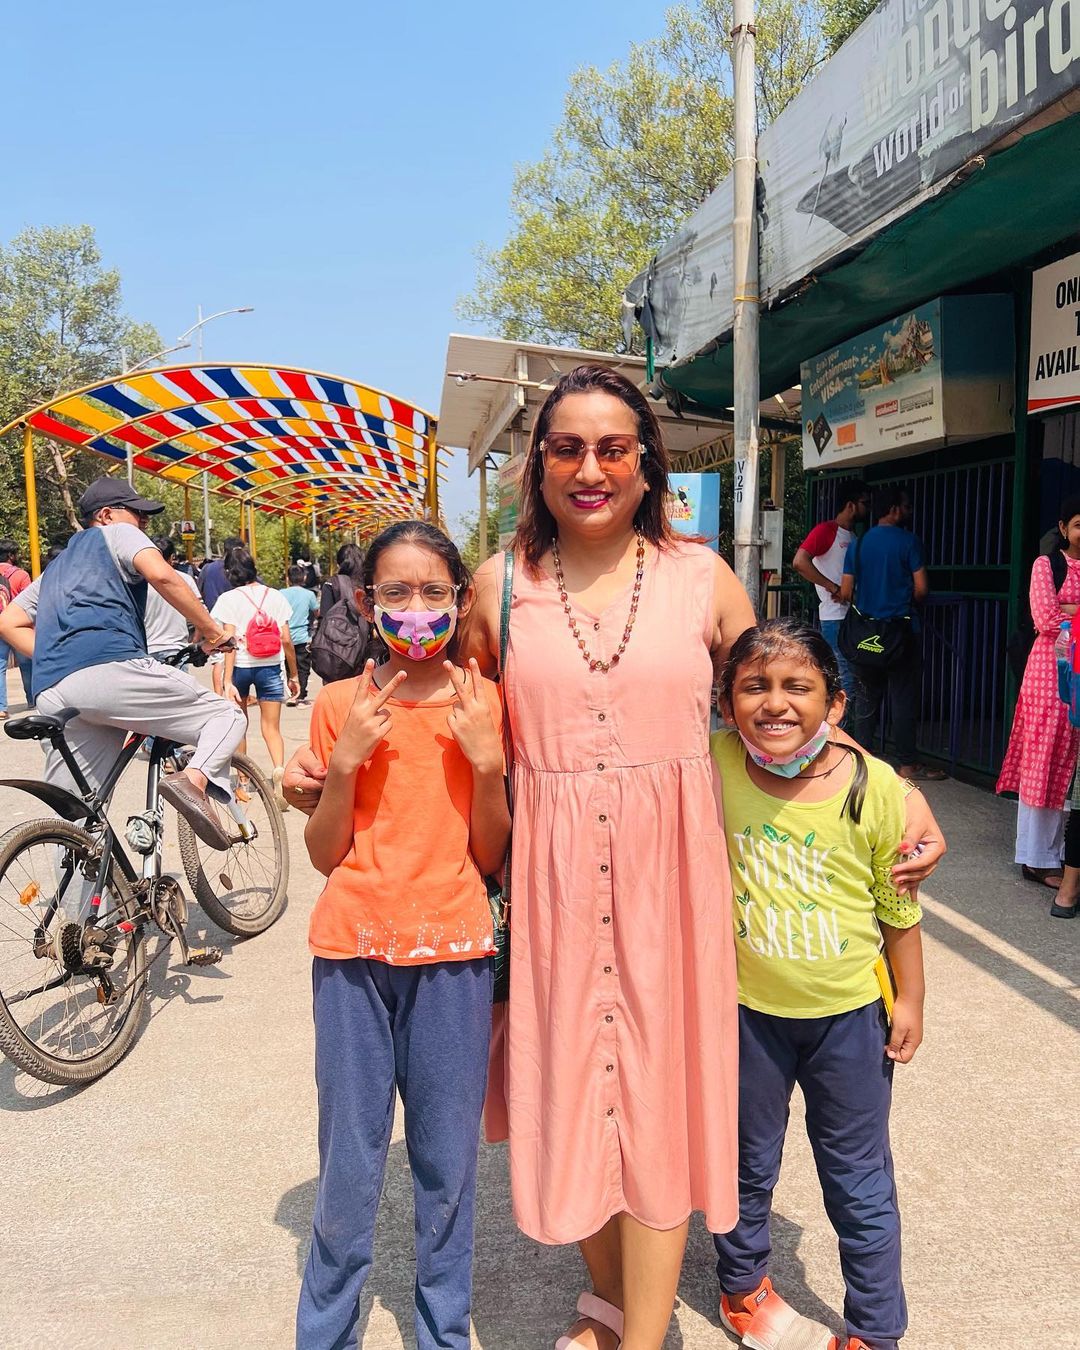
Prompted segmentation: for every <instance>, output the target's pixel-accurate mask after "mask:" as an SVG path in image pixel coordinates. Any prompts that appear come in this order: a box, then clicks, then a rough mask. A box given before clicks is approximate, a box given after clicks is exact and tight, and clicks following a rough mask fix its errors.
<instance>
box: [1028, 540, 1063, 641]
mask: <svg viewBox="0 0 1080 1350" xmlns="http://www.w3.org/2000/svg"><path fill="white" fill-rule="evenodd" d="M1028 600H1029V601H1030V604H1031V619H1032V622H1033V623H1034V624H1035V631H1036V632H1038V633H1041V634H1042V635H1043V636H1044V637H1057V635H1058V633H1059V632H1060V631H1061V625H1062V624H1063V623H1064V622H1065V620H1066V619H1067V618H1069V617H1070V616H1069V615H1068V614H1066V613H1065V611H1064V610H1063V609H1062V607H1061V605H1060V603H1059V602H1058V594H1057V591H1056V590H1055V589H1054V574H1053V572H1052V571H1051V569H1050V559H1049V558H1036V559H1035V561H1034V562H1033V563H1032V564H1031V585H1030V586H1029V588H1028Z"/></svg>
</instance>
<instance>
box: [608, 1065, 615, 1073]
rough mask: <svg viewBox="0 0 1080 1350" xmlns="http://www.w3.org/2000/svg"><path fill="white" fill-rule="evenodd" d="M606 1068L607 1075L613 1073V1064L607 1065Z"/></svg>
mask: <svg viewBox="0 0 1080 1350" xmlns="http://www.w3.org/2000/svg"><path fill="white" fill-rule="evenodd" d="M606 1067H607V1071H608V1073H614V1072H615V1065H614V1064H608V1065H607V1066H606Z"/></svg>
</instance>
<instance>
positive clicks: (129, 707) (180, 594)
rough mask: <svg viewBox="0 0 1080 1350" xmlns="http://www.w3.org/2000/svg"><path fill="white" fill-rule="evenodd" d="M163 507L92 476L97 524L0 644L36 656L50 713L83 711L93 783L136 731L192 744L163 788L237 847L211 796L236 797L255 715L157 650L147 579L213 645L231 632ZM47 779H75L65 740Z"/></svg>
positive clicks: (224, 843) (36, 687)
mask: <svg viewBox="0 0 1080 1350" xmlns="http://www.w3.org/2000/svg"><path fill="white" fill-rule="evenodd" d="M164 509H165V508H164V506H163V505H162V504H161V503H160V502H155V501H150V500H147V499H146V498H143V497H140V496H139V494H138V493H137V492H136V491H135V489H134V488H133V487H131V486H130V485H129V484H128V483H125V482H123V481H122V480H121V481H117V480H115V479H112V478H99V479H97V480H96V481H95V482H93V483H91V484H90V486H89V487H88V488H87V489H86V491H85V492H84V493H83V495H82V497H81V499H80V501H79V512H80V515H81V517H82V519H83V523H84V525H85V526H86V528H85V529H84V530H83V531H82V532H81V533H80V534H76V535H75V536H74V537H73V538H72V539H71V540H70V542H69V543H68V546H67V548H66V549H65V550H64V552H63V553H62V554H61V555H60V556H59V557H58V558H57V559H56V561H55V562H53V563H52V564H51V565H50V566H49V568H48V569H47V571H45V572H44V573H43V574H42V576H41V577H40V578H39V579H38V580H37V581H35V582H34V583H33V585H31V586H30V587H29V588H28V589H27V590H25V591H23V592H22V593H21V594H20V595H18V596H17V597H16V598H15V599H14V600H13V601H12V603H11V604H10V605H8V606H7V607H6V608H5V609H4V611H3V612H2V613H0V641H3V642H7V643H9V644H10V645H11V646H12V647H13V648H14V649H15V650H16V651H17V652H21V653H23V654H24V655H26V656H32V657H33V658H34V666H33V694H34V700H35V702H36V704H37V708H38V711H39V712H41V713H44V714H46V715H48V716H55V715H56V714H57V713H59V712H60V710H61V709H63V708H77V709H78V710H79V712H78V716H77V717H74V718H72V720H71V721H69V722H68V723H67V726H66V728H65V734H66V738H67V742H68V745H69V746H70V747H71V749H72V751H73V752H74V754H75V758H76V759H77V760H78V762H79V765H80V767H81V768H82V771H83V773H84V774H85V775H86V778H87V780H88V781H89V782H90V783H91V784H92V785H93V786H94V787H98V786H99V785H100V784H101V782H102V780H103V779H104V777H105V774H106V772H107V771H108V769H109V768H110V766H111V765H112V763H113V761H114V760H115V759H116V756H117V754H118V753H119V750H120V747H121V746H122V744H123V742H124V739H125V737H126V735H127V733H128V732H132V731H134V732H138V733H140V734H142V735H146V736H160V737H164V738H165V739H167V740H170V741H175V742H177V744H179V745H193V746H194V747H195V749H194V753H193V754H192V756H191V760H190V762H189V763H188V765H187V767H186V768H185V769H183V770H182V771H181V772H179V773H175V774H171V775H170V776H169V777H167V778H165V779H163V780H162V784H161V796H162V797H163V799H164V800H165V801H167V802H169V803H170V804H171V805H172V806H174V807H175V808H176V810H177V811H179V812H180V814H181V815H183V816H184V817H185V818H186V819H187V820H188V822H189V823H190V825H191V828H192V829H193V830H194V831H195V833H196V834H197V835H198V837H199V838H200V839H202V840H203V842H204V843H207V844H209V845H211V846H212V847H214V848H219V849H226V848H228V847H229V842H230V841H229V837H228V835H227V834H226V833H225V831H224V829H223V828H222V826H221V823H220V822H219V820H218V816H217V812H216V811H215V809H214V807H213V805H212V804H211V802H210V800H209V798H210V797H212V798H213V799H214V800H216V801H221V802H227V801H229V799H230V796H231V787H230V781H229V764H230V761H231V759H232V756H233V752H234V751H235V750H236V748H237V746H238V745H239V744H240V742H241V740H243V737H244V732H245V729H246V722H245V719H244V715H243V713H242V712H241V711H240V709H239V708H237V707H236V706H235V704H233V703H228V702H226V701H225V699H223V698H219V697H218V695H216V694H214V693H212V692H211V691H210V690H208V689H204V688H203V687H202V686H201V685H200V684H198V683H197V682H196V681H195V680H194V679H192V678H191V676H190V675H187V674H185V673H184V672H182V671H179V670H176V669H175V668H173V667H171V666H166V665H162V664H161V663H160V662H158V661H155V660H154V659H153V658H152V657H150V656H149V655H148V654H147V649H146V631H145V627H144V621H143V616H144V612H145V608H146V595H147V589H146V588H147V585H150V586H152V587H153V588H154V590H155V591H157V593H158V594H159V595H160V596H161V597H162V598H163V599H164V600H166V601H167V602H168V603H169V604H170V605H172V606H173V607H174V608H175V609H177V610H179V612H180V613H181V614H182V615H183V616H184V618H185V619H187V620H188V622H189V623H191V624H192V625H193V626H194V627H195V629H196V632H197V634H198V635H201V639H202V645H203V648H204V650H206V651H214V650H217V649H218V648H220V647H222V646H223V645H225V644H226V643H228V642H229V640H230V638H231V635H232V630H231V629H229V628H228V627H222V625H221V624H219V623H217V622H216V621H215V620H214V619H212V618H211V617H210V614H209V612H208V610H207V609H206V606H205V605H204V604H203V603H202V601H201V600H200V599H199V598H198V597H197V596H196V595H194V594H193V593H192V592H191V590H190V589H189V588H188V586H187V585H186V584H185V582H184V581H183V580H182V579H181V578H180V577H179V576H177V574H176V573H175V572H174V571H173V569H172V567H170V566H169V564H168V562H166V560H165V559H164V558H163V557H162V555H161V553H160V552H159V550H158V549H157V548H156V547H155V545H154V542H153V540H151V539H150V538H148V537H147V535H146V533H145V528H146V526H147V524H148V522H149V518H150V517H151V516H155V515H157V514H158V513H159V512H161V511H163V510H164ZM45 778H46V781H47V782H50V783H58V784H61V785H63V786H64V787H67V788H71V787H72V786H73V785H72V783H71V778H70V775H69V773H68V771H67V769H66V768H65V766H64V764H63V761H62V760H61V759H60V756H59V754H58V752H57V751H56V750H55V749H53V750H50V751H49V752H48V756H47V760H46V768H45Z"/></svg>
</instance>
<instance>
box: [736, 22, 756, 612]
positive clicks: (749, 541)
mask: <svg viewBox="0 0 1080 1350" xmlns="http://www.w3.org/2000/svg"><path fill="white" fill-rule="evenodd" d="M732 19H733V24H734V26H733V27H732V30H731V44H732V66H733V68H734V75H735V163H734V165H733V183H732V186H733V188H734V193H733V197H734V206H733V213H732V230H731V234H732V254H733V259H732V260H733V264H734V266H733V272H734V284H735V290H734V302H735V315H734V326H733V330H732V347H733V358H734V393H735V485H734V488H735V490H734V497H735V573H736V575H737V576H738V578H739V580H740V581H741V582H742V584H743V585H744V586H745V587H746V591H747V594H748V595H749V596H750V602H751V604H752V605H753V606H754V609H755V611H756V610H757V609H758V608H759V604H760V597H759V590H760V587H761V565H760V559H761V543H760V530H759V526H758V405H759V403H760V402H761V393H760V378H761V376H760V369H759V363H758V317H759V302H758V232H757V202H756V196H757V101H756V93H755V88H754V62H755V45H756V38H755V28H754V0H734V5H733V10H732Z"/></svg>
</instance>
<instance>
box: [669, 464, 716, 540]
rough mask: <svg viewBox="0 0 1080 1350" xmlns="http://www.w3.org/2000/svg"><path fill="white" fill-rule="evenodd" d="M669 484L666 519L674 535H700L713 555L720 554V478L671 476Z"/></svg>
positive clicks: (713, 475) (711, 474)
mask: <svg viewBox="0 0 1080 1350" xmlns="http://www.w3.org/2000/svg"><path fill="white" fill-rule="evenodd" d="M668 484H669V485H670V487H671V495H670V496H669V497H668V516H669V518H670V520H671V525H672V528H673V529H674V530H675V532H676V533H677V534H696V535H700V536H702V538H703V539H704V542H705V543H706V544H708V546H709V547H710V548H711V549H712V550H713V551H714V552H717V551H719V548H720V544H719V540H718V539H717V535H718V533H719V530H720V475H719V474H718V473H673V474H669V475H668Z"/></svg>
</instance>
